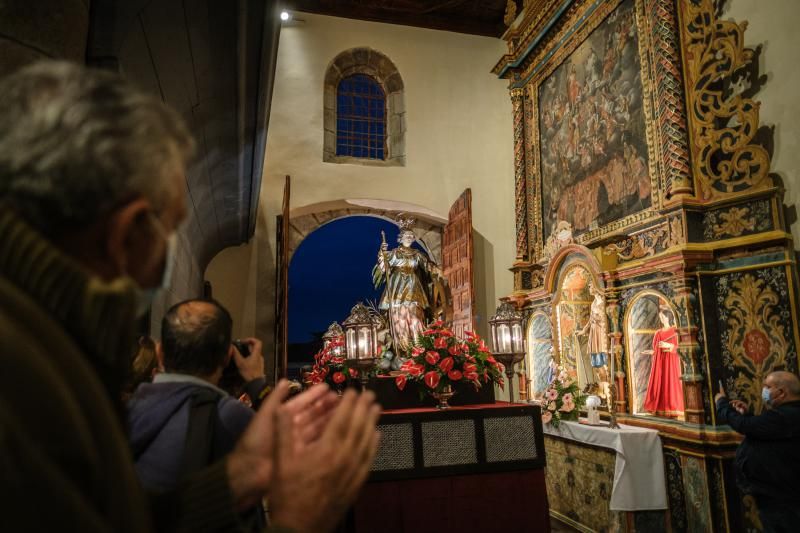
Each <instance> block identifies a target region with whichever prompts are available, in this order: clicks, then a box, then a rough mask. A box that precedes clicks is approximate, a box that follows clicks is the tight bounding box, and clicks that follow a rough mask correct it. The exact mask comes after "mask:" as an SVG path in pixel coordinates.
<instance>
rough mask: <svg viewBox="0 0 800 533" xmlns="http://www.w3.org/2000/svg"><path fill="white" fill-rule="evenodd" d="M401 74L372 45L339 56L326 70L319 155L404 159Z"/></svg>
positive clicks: (390, 162) (359, 160)
mask: <svg viewBox="0 0 800 533" xmlns="http://www.w3.org/2000/svg"><path fill="white" fill-rule="evenodd" d="M403 93H404V89H403V78H402V77H401V76H400V72H398V70H397V67H396V66H395V65H394V63H392V60H391V59H389V58H388V57H386V56H385V55H383V54H382V53H380V52H378V51H377V50H372V49H371V48H363V47H362V48H351V49H349V50H345V51H344V52H341V53H340V54H339V55H337V56H336V57H335V58H333V60H332V61H331V62H330V64H329V65H328V70H327V72H326V73H325V98H324V104H323V105H324V109H323V122H324V132H323V134H324V141H323V148H322V160H323V161H325V162H326V163H350V164H362V165H378V166H403V165H405V164H406V140H405V135H406V107H405V99H404V94H403Z"/></svg>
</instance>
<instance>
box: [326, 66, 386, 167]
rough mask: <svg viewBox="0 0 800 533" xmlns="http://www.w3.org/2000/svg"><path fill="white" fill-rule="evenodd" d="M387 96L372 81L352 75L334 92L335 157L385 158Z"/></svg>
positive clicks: (369, 78)
mask: <svg viewBox="0 0 800 533" xmlns="http://www.w3.org/2000/svg"><path fill="white" fill-rule="evenodd" d="M385 148H386V95H385V93H384V92H383V88H382V87H381V85H380V83H378V82H377V81H376V80H375V79H374V78H372V77H370V76H367V75H366V74H354V75H352V76H348V77H346V78H343V79H342V80H341V81H340V82H339V87H338V88H337V90H336V155H337V156H350V157H361V158H366V159H381V160H382V159H384V158H385Z"/></svg>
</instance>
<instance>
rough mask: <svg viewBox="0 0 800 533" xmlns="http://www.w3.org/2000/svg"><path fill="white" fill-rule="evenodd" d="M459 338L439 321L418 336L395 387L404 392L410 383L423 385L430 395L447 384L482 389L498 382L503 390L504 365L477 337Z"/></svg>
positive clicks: (473, 335) (468, 335)
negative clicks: (465, 384) (469, 385)
mask: <svg viewBox="0 0 800 533" xmlns="http://www.w3.org/2000/svg"><path fill="white" fill-rule="evenodd" d="M464 337H465V339H459V338H457V337H456V336H455V335H453V332H452V331H450V330H449V329H447V328H445V327H444V325H443V323H442V321H441V320H438V321H436V322H434V323H433V324H431V325H430V326H428V329H426V330H425V331H423V332H422V333H421V334H420V335H419V336H418V337H417V342H416V346H415V347H414V348H413V349H412V350H411V358H410V359H409V360H408V361H406V362H405V363H403V366H401V367H400V371H401V372H402V373H401V374H400V375H398V376H397V377H396V378H395V385H396V386H397V388H398V389H400V390H403V389H404V388H405V386H406V383H407V382H408V381H419V382H422V383H424V385H425V389H426V390H427V391H428V392H430V393H434V392H441V391H442V389H444V387H445V386H446V385H455V384H456V383H468V384H471V385H472V386H474V387H475V389H476V390H477V389H479V388H481V387H482V386H483V385H486V384H494V383H497V384H498V385H500V387H501V388H502V387H503V372H504V371H505V368H504V367H503V364H502V363H500V362H498V361H497V360H495V358H494V356H492V353H491V352H490V351H489V349H488V348H487V347H486V344H485V343H484V342H483V339H481V338H480V337H479V336H478V335H476V334H475V333H472V332H471V331H465V332H464Z"/></svg>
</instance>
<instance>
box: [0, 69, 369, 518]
mask: <svg viewBox="0 0 800 533" xmlns="http://www.w3.org/2000/svg"><path fill="white" fill-rule="evenodd" d="M192 145H193V143H192V140H191V137H190V135H189V133H188V132H187V130H186V127H185V125H184V123H183V121H182V120H181V117H180V116H179V115H178V114H177V113H175V112H174V111H173V110H171V109H169V108H168V107H167V106H165V105H164V104H163V103H162V102H161V101H159V100H158V99H156V98H153V97H151V96H148V95H145V94H143V93H140V92H139V91H137V90H135V89H134V88H133V87H131V86H130V85H129V84H128V83H127V82H125V80H123V79H122V78H121V77H120V76H117V75H114V74H111V73H108V72H102V71H96V70H88V69H85V68H83V67H80V66H77V65H72V64H69V63H63V62H44V63H40V64H36V65H32V66H30V67H27V68H24V69H22V70H20V71H18V72H17V73H15V74H13V75H11V76H9V77H7V78H5V79H3V80H2V81H0V339H2V342H0V366H1V367H2V372H0V472H1V473H2V474H0V494H2V502H3V512H2V513H0V530H3V531H60V530H70V531H81V532H84V533H92V532H109V531H116V532H148V531H154V530H156V529H158V530H159V531H236V530H238V529H239V528H240V524H239V523H238V519H237V514H236V511H237V510H241V509H246V508H248V507H251V506H252V505H253V504H255V503H256V502H258V501H260V500H261V499H262V498H263V497H264V496H265V495H268V496H269V499H270V509H271V519H272V524H273V529H274V530H276V531H277V530H279V529H283V530H286V528H291V529H292V530H294V531H298V532H313V531H328V530H330V529H332V528H333V527H334V525H335V524H336V521H337V520H338V519H339V518H340V517H341V515H342V513H343V512H344V510H345V509H346V507H347V505H348V504H349V502H351V501H352V500H353V499H354V498H355V495H356V493H357V491H358V489H359V488H360V486H361V485H362V484H363V482H364V480H365V479H366V476H367V474H368V472H369V468H370V465H371V462H372V458H373V456H374V453H375V450H376V447H377V439H378V434H377V432H376V430H375V424H376V421H377V418H378V416H379V413H380V409H379V407H378V406H377V405H375V404H374V396H373V395H372V394H371V393H365V394H363V395H358V394H355V393H353V392H349V393H347V394H345V395H344V397H343V398H342V399H341V400H337V398H336V395H335V394H333V393H332V392H331V391H329V390H327V389H326V388H325V387H315V388H312V389H310V390H309V391H307V392H305V393H304V394H301V395H299V396H296V397H295V398H293V399H292V400H289V401H286V402H284V400H285V399H286V397H287V395H288V383H287V382H286V381H282V382H280V383H278V384H277V386H276V388H275V390H274V392H273V393H272V394H271V395H270V396H269V397H268V398H267V400H266V401H265V402H264V403H263V404H262V406H261V408H260V409H259V411H258V412H257V413H256V414H255V415H254V416H253V419H252V421H251V422H250V424H249V425H248V427H247V429H246V430H245V432H244V433H243V434H242V436H241V438H240V439H239V441H238V443H237V444H236V446H235V448H234V449H233V451H232V452H231V453H230V454H229V455H227V456H226V457H225V458H223V459H222V460H220V461H218V462H217V463H216V464H214V465H213V466H210V467H208V468H206V469H204V470H202V471H200V472H198V473H197V474H196V475H193V476H192V477H190V478H188V479H187V480H185V482H182V483H181V485H180V486H179V487H178V488H177V489H175V490H171V491H168V492H165V493H160V494H149V495H148V494H146V493H145V492H144V491H143V490H142V488H141V486H140V485H139V483H138V481H137V479H136V473H135V471H134V466H133V460H132V457H131V452H130V449H129V447H128V443H127V439H126V437H125V430H124V423H123V420H122V415H123V407H122V404H121V400H120V396H121V392H122V385H123V383H124V377H125V370H126V368H127V366H128V364H129V361H130V350H131V349H132V347H133V346H134V341H135V335H134V333H135V329H134V326H135V323H136V320H137V319H138V317H140V316H141V314H142V312H143V311H146V310H147V308H148V307H149V305H148V304H149V299H150V295H152V294H153V291H154V290H157V289H158V288H159V287H163V286H164V285H165V284H166V283H167V282H168V281H169V275H168V273H169V271H170V268H169V267H170V265H171V263H172V261H173V258H174V255H173V250H174V242H175V236H176V232H177V230H178V227H179V226H180V224H181V221H182V220H183V219H184V217H185V215H186V207H185V198H184V196H185V187H186V184H185V181H184V180H185V178H184V173H185V166H186V162H187V159H188V157H189V154H190V153H191V151H192Z"/></svg>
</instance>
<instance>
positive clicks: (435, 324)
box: [431, 320, 444, 328]
mask: <svg viewBox="0 0 800 533" xmlns="http://www.w3.org/2000/svg"><path fill="white" fill-rule="evenodd" d="M443 324H444V322H442V321H441V320H437V321H436V322H434V323H433V324H431V326H433V327H434V328H440V327H442V325H443Z"/></svg>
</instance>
